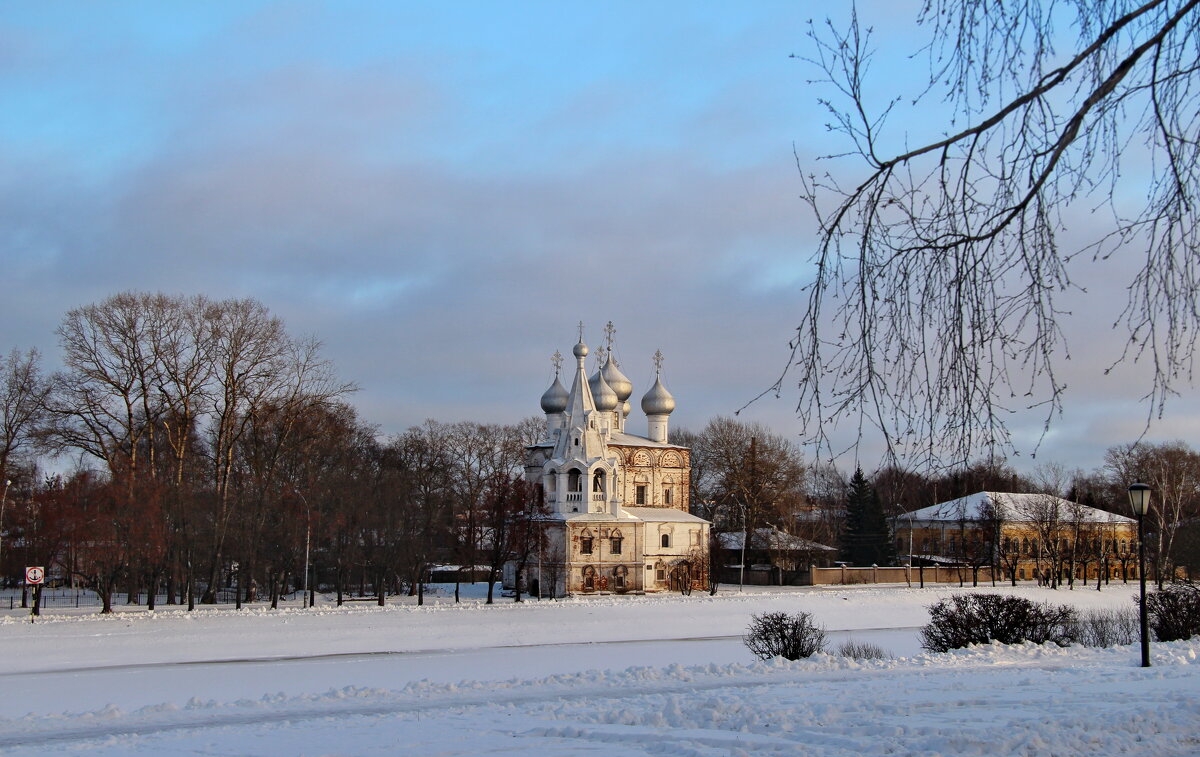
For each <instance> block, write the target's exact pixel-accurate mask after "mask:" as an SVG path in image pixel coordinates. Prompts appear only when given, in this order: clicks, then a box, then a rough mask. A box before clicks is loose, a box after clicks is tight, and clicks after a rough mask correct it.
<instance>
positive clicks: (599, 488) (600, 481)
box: [592, 470, 604, 493]
mask: <svg viewBox="0 0 1200 757" xmlns="http://www.w3.org/2000/svg"><path fill="white" fill-rule="evenodd" d="M592 491H594V492H600V493H603V492H604V471H602V470H598V471H596V472H595V473H593V474H592Z"/></svg>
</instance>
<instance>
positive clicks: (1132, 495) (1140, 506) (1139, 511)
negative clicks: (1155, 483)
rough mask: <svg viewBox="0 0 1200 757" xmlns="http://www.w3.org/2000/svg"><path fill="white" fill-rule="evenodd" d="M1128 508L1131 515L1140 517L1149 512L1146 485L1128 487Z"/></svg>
mask: <svg viewBox="0 0 1200 757" xmlns="http://www.w3.org/2000/svg"><path fill="white" fill-rule="evenodd" d="M1129 506H1130V507H1131V508H1132V509H1133V514H1134V515H1136V516H1138V517H1141V516H1143V515H1145V514H1146V513H1147V512H1149V510H1150V487H1149V486H1147V485H1146V484H1130V485H1129Z"/></svg>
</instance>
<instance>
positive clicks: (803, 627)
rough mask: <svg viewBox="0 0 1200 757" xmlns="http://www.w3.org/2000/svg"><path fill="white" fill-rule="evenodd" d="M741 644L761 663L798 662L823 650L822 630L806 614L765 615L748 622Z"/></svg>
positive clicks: (777, 613) (823, 635)
mask: <svg viewBox="0 0 1200 757" xmlns="http://www.w3.org/2000/svg"><path fill="white" fill-rule="evenodd" d="M742 641H743V642H745V644H746V647H747V648H749V649H750V651H751V652H753V653H754V655H755V656H756V657H758V658H759V659H760V660H770V659H773V658H775V657H783V658H784V659H787V660H799V659H801V658H803V657H812V656H813V655H814V654H816V653H817V652H820V651H822V650H824V649H825V629H824V628H821V627H820V626H818V625H816V624H814V623H813V621H812V615H811V614H809V613H807V612H802V613H798V614H796V615H788V614H787V613H785V612H768V613H764V614H762V615H755V616H753V617H752V618H751V620H750V626H749V628H747V629H746V635H745V636H743V637H742Z"/></svg>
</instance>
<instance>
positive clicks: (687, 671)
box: [0, 585, 1200, 755]
mask: <svg viewBox="0 0 1200 757" xmlns="http://www.w3.org/2000/svg"><path fill="white" fill-rule="evenodd" d="M1132 589H1133V587H1132V586H1130V587H1125V586H1116V585H1114V586H1111V587H1109V588H1108V589H1106V590H1105V591H1103V592H1099V593H1098V592H1095V591H1093V590H1079V589H1077V590H1076V591H1073V592H1069V591H1058V592H1051V591H1049V590H1046V589H1037V588H1034V587H1022V588H1020V589H1016V590H1015V591H1017V592H1019V593H1021V594H1024V595H1026V596H1030V597H1031V598H1035V599H1038V600H1047V601H1056V602H1071V603H1072V604H1077V605H1080V606H1084V607H1094V606H1118V607H1128V606H1131V600H1130V598H1131V596H1132V595H1133V591H1132ZM983 590H985V591H991V590H992V589H983ZM998 590H1000V591H1014V590H1012V589H998ZM954 591H958V589H956V588H946V587H939V588H927V589H924V590H920V589H906V588H904V587H888V588H853V589H852V588H844V587H836V588H830V589H803V590H796V589H775V590H756V591H750V590H748V591H747V593H746V594H741V595H739V594H738V593H736V589H734V590H732V591H730V592H729V593H722V594H721V595H718V596H717V597H715V598H710V597H708V596H706V595H699V594H695V595H693V596H691V597H679V596H676V595H670V596H663V597H622V598H617V597H611V598H596V599H575V600H568V601H557V602H550V601H543V602H540V603H539V602H536V601H534V602H526V603H523V604H521V605H514V604H512V603H511V602H510V601H508V600H504V601H503V603H502V604H499V605H495V606H491V607H488V606H484V605H482V604H480V603H479V602H478V600H476V599H474V598H472V599H469V600H468V601H466V602H464V604H462V605H459V606H455V605H453V604H452V603H450V601H448V600H446V599H444V598H442V599H436V600H434V601H433V602H431V603H430V604H428V605H427V606H425V607H422V608H418V607H415V606H412V605H411V604H409V603H406V602H401V603H397V604H396V605H391V606H389V607H387V608H378V607H375V606H373V605H369V604H356V605H351V606H348V607H344V608H341V609H338V608H332V607H328V608H325V607H321V606H318V607H317V608H316V609H310V610H301V609H291V610H280V611H275V612H272V611H270V610H263V609H253V610H244V611H242V612H241V613H237V612H234V611H232V610H228V609H220V610H200V611H197V612H194V613H186V612H180V611H175V610H170V611H159V612H156V613H154V614H153V615H151V614H149V613H146V612H145V611H144V610H132V611H125V612H120V613H118V614H117V615H115V616H110V617H104V618H101V617H98V616H96V615H95V612H94V610H92V611H90V612H86V613H84V612H79V611H74V610H64V611H54V613H53V614H51V615H50V616H48V617H44V618H42V619H39V621H38V622H37V623H36V624H30V623H29V621H28V617H27V616H25V615H23V614H20V613H19V612H9V611H4V612H0V649H3V650H4V654H3V656H2V657H0V750H3V751H4V752H5V753H11V754H45V753H49V752H54V753H75V754H79V753H84V752H86V753H88V754H100V755H125V754H193V755H237V754H280V755H291V754H308V755H323V754H364V755H372V754H414V755H418V754H419V755H427V754H428V755H457V754H472V755H487V754H534V753H536V754H555V755H583V754H589V755H591V754H605V755H643V754H655V755H689V754H691V755H729V754H734V755H736V754H831V755H854V754H927V755H933V754H947V755H949V754H1031V755H1033V754H1057V755H1064V754H1156V755H1172V754H1197V753H1200V667H1198V665H1197V660H1196V654H1197V652H1198V651H1200V640H1197V641H1192V642H1185V643H1175V644H1156V645H1155V647H1154V667H1152V668H1150V669H1148V670H1145V669H1142V668H1139V667H1137V662H1138V659H1137V651H1136V649H1133V648H1120V649H1113V650H1086V649H1065V650H1060V649H1056V648H1040V647H1033V646H1018V647H991V646H989V647H982V648H978V649H972V650H964V651H960V652H956V653H951V654H946V655H925V654H921V653H920V649H919V647H918V644H917V640H916V629H917V628H918V627H919V626H920V625H921V624H923V623H924V622H925V620H926V619H927V613H926V611H925V607H926V606H927V605H929V604H930V603H932V602H933V601H935V600H936V599H937V598H939V597H940V596H944V595H946V594H948V593H951V592H954ZM769 610H784V611H789V612H793V611H798V610H805V611H808V612H811V613H813V615H814V616H815V618H816V619H817V620H818V621H819V622H821V623H823V624H824V625H825V626H826V627H827V629H829V631H830V636H831V639H832V641H833V642H834V643H833V644H832V645H831V646H836V643H837V642H838V641H840V640H842V639H844V638H846V637H853V638H855V639H859V640H868V641H872V642H874V643H876V644H879V645H880V646H883V647H885V648H887V649H888V650H890V651H891V652H892V653H893V654H894V655H896V658H895V659H891V660H885V661H877V662H863V663H860V662H855V661H852V660H847V659H844V658H841V657H837V656H832V655H829V656H826V655H822V656H819V657H817V658H814V659H812V660H808V661H802V662H796V663H786V662H772V663H758V662H754V661H753V659H752V658H751V657H750V655H749V653H748V652H747V651H746V650H745V648H744V646H743V645H742V644H741V641H740V634H741V633H742V631H743V630H744V628H745V626H746V623H747V621H748V620H749V617H750V615H751V614H753V613H756V612H764V611H769Z"/></svg>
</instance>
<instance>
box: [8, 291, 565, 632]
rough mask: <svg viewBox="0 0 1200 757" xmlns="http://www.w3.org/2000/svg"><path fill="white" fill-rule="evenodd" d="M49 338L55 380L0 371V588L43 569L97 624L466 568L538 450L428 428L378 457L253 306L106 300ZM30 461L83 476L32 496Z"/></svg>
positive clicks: (367, 437) (129, 296)
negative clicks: (441, 565)
mask: <svg viewBox="0 0 1200 757" xmlns="http://www.w3.org/2000/svg"><path fill="white" fill-rule="evenodd" d="M58 335H59V338H60V346H61V348H62V354H63V358H62V362H63V365H64V368H63V370H62V371H61V372H59V373H57V374H54V375H52V376H43V375H42V373H41V371H40V368H39V355H38V354H37V353H36V352H28V353H19V352H13V353H12V354H10V355H9V356H8V358H7V359H5V360H4V361H3V365H2V368H3V377H4V390H5V396H4V407H3V411H4V444H3V447H2V449H0V454H2V455H3V457H0V466H2V470H3V474H4V480H5V482H6V485H5V491H4V498H3V503H2V504H0V539H2V541H0V570H3V578H4V580H5V582H7V583H9V584H12V583H13V582H15V581H17V580H18V579H19V577H20V576H21V575H22V568H23V566H26V565H44V566H47V567H48V568H49V571H48V573H49V576H50V578H51V579H52V580H56V581H63V582H65V583H69V584H72V585H76V586H82V587H85V588H90V589H93V590H95V591H96V592H97V593H98V594H99V595H100V597H101V598H102V601H103V604H104V609H105V610H106V611H108V610H110V609H111V601H112V596H113V595H114V594H120V593H124V594H126V595H127V596H128V597H129V600H130V601H138V598H139V597H145V598H146V601H147V602H148V603H150V604H151V606H153V603H154V602H155V597H156V595H159V594H165V597H166V601H167V602H168V603H171V604H177V603H187V604H188V605H189V606H194V605H195V603H197V602H199V603H211V602H216V601H218V600H221V601H237V602H239V603H240V602H242V601H255V600H264V601H265V600H268V599H269V600H270V601H271V602H272V604H273V605H274V604H276V603H277V602H278V601H279V598H280V596H281V594H283V593H285V592H288V591H292V590H295V589H298V588H301V587H315V586H316V585H318V584H319V585H320V586H322V587H326V588H328V589H330V590H333V591H336V592H337V595H338V598H339V600H340V599H341V598H342V597H343V595H344V594H346V593H349V592H353V593H355V594H360V595H361V594H364V593H368V594H371V595H374V596H376V597H377V598H378V601H380V602H382V601H383V597H384V596H385V594H387V593H394V592H398V591H403V590H409V589H412V588H415V587H418V586H419V584H420V581H419V578H420V577H421V576H422V575H423V574H424V572H425V570H426V569H427V567H428V565H429V564H430V563H431V562H432V561H434V560H440V561H447V560H452V561H457V562H459V563H461V564H465V565H475V564H476V563H477V562H478V561H479V560H480V558H481V554H480V550H481V540H482V537H483V534H484V523H485V522H486V519H485V517H484V513H483V511H484V509H485V508H487V507H488V506H491V505H493V503H494V502H495V501H500V500H502V501H503V505H504V506H505V507H512V506H514V505H513V504H512V502H511V500H512V497H510V496H509V497H504V498H501V497H496V496H491V492H492V491H493V490H494V489H496V487H497V486H498V485H499V484H501V483H506V482H507V481H508V480H509V479H511V478H512V477H515V476H516V475H518V473H519V471H520V466H521V462H522V458H523V449H524V445H525V444H529V443H531V442H532V441H536V439H535V437H537V436H538V435H539V434H540V429H541V422H540V421H539V420H538V419H531V420H529V421H525V422H522V423H519V424H515V425H487V424H478V423H455V424H444V423H438V422H435V421H428V422H426V423H424V424H423V425H420V426H417V427H414V428H411V429H409V430H408V431H405V432H404V433H401V434H398V435H395V436H392V437H390V438H386V439H381V438H380V436H379V434H378V432H377V429H376V428H375V427H374V426H372V425H370V424H368V423H365V422H364V421H362V420H361V419H359V418H358V417H357V414H356V412H355V410H354V409H353V408H352V407H351V406H350V405H349V404H347V402H346V398H347V397H348V396H349V395H350V393H352V392H353V391H354V388H355V387H354V386H353V385H351V384H348V383H344V382H342V381H340V380H338V378H337V377H336V375H335V373H334V371H333V368H332V366H331V365H330V364H329V362H328V361H326V360H325V359H324V358H322V357H321V355H320V346H319V344H317V343H316V342H315V341H313V340H311V339H296V338H293V337H292V336H290V335H289V334H288V333H287V332H286V330H285V328H284V325H283V324H282V322H281V321H280V320H279V319H278V318H276V317H274V316H272V315H271V314H270V313H269V312H268V311H267V309H266V308H265V307H264V306H263V305H262V304H260V303H258V302H255V301H252V300H225V301H213V300H208V299H206V298H204V297H191V298H179V297H168V296H164V295H153V294H141V293H125V294H119V295H116V296H114V297H111V298H109V299H107V300H105V301H103V302H101V303H98V304H94V305H89V306H86V307H82V308H78V309H76V310H72V311H71V312H70V313H68V314H67V315H66V317H65V318H64V319H63V322H62V325H61V326H60V328H59V329H58ZM42 454H52V455H57V456H59V458H60V459H78V460H80V461H81V463H80V465H79V466H78V469H77V470H76V471H75V472H72V473H70V474H65V475H55V476H45V475H42V474H39V472H38V465H37V463H38V456H39V455H42ZM506 491H507V489H506ZM525 504H526V503H518V504H517V505H516V506H517V507H521V506H525ZM306 566H307V568H308V570H307V572H306Z"/></svg>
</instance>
